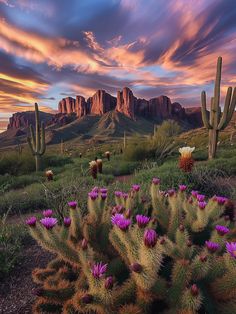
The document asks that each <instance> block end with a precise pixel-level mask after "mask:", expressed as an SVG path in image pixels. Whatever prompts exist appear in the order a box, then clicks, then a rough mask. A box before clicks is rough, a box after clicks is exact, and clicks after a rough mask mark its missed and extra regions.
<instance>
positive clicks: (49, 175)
mask: <svg viewBox="0 0 236 314" xmlns="http://www.w3.org/2000/svg"><path fill="white" fill-rule="evenodd" d="M45 175H46V178H47V180H48V181H52V180H53V172H52V170H47V171H46V172H45Z"/></svg>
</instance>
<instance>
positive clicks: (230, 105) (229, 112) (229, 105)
mask: <svg viewBox="0 0 236 314" xmlns="http://www.w3.org/2000/svg"><path fill="white" fill-rule="evenodd" d="M231 96H232V87H229V88H228V90H227V94H226V98H225V107H224V112H223V115H222V117H221V120H220V123H219V125H218V128H217V129H218V130H223V129H224V128H226V126H227V125H228V123H229V122H230V120H231V119H232V116H233V113H234V110H235V106H236V88H234V92H233V97H232V98H231Z"/></svg>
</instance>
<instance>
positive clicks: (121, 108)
mask: <svg viewBox="0 0 236 314" xmlns="http://www.w3.org/2000/svg"><path fill="white" fill-rule="evenodd" d="M110 111H116V112H118V113H121V114H123V115H125V116H126V117H128V118H130V119H132V120H134V121H137V119H139V118H145V119H147V120H150V121H153V122H154V123H158V122H161V121H162V120H165V119H173V120H176V121H179V122H184V123H185V122H186V123H187V124H190V125H191V126H192V127H199V126H202V119H201V112H200V108H194V109H190V108H186V109H185V108H183V107H182V106H181V104H179V103H177V102H174V103H171V100H170V98H169V97H167V96H164V95H162V96H159V97H154V98H151V99H150V100H146V99H141V98H137V97H135V96H134V95H133V92H132V91H131V90H130V89H129V88H128V87H124V88H123V90H122V91H118V92H117V98H116V97H113V96H112V95H110V94H108V93H107V92H106V91H105V90H98V91H97V92H96V93H95V94H94V95H93V96H92V97H89V98H88V99H87V101H86V99H85V98H84V97H83V96H81V95H78V96H76V99H75V98H72V97H66V98H63V99H62V100H61V101H60V102H59V104H58V113H57V114H56V115H53V114H49V113H44V112H40V120H41V121H44V123H45V124H46V125H47V126H50V125H52V124H56V125H57V126H63V125H66V124H68V123H71V122H73V121H74V120H76V119H82V118H83V117H85V116H88V115H99V116H102V115H104V114H105V113H107V112H110ZM30 124H34V114H33V112H21V113H15V114H13V116H12V117H11V118H10V121H9V125H8V129H26V128H27V127H28V126H29V125H30Z"/></svg>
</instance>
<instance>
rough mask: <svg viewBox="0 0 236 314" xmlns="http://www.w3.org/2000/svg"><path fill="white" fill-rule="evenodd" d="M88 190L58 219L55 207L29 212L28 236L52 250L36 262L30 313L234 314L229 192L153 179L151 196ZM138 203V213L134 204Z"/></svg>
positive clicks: (235, 261)
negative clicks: (166, 185)
mask: <svg viewBox="0 0 236 314" xmlns="http://www.w3.org/2000/svg"><path fill="white" fill-rule="evenodd" d="M107 193H108V191H107V189H106V188H98V187H95V188H93V189H92V191H90V192H89V193H88V208H87V212H85V213H82V211H81V210H80V208H79V206H78V204H77V202H76V201H72V202H69V203H68V216H67V217H64V222H63V224H62V225H59V223H58V221H57V219H56V218H55V217H53V215H52V213H51V212H50V213H49V215H48V213H44V217H43V218H42V219H41V220H40V221H37V219H36V218H35V217H31V218H29V219H28V220H27V224H28V226H29V231H30V233H31V235H32V236H33V238H34V239H36V241H37V242H38V243H39V244H40V245H41V246H42V247H43V248H45V249H46V250H49V251H51V252H53V253H55V254H56V258H55V259H53V260H52V261H51V262H50V263H49V264H48V265H47V267H46V268H44V269H40V268H37V269H35V270H34V271H33V279H34V281H35V282H36V283H37V284H38V285H39V287H38V288H37V289H35V291H34V293H35V294H36V295H37V300H36V302H35V304H34V306H33V313H78V314H80V313H91V314H92V313H99V314H121V313H123V314H134V313H136V314H138V313H140V314H143V313H144V314H145V313H146V314H152V313H169V314H171V313H173V314H174V313H175V314H183V313H188V314H190V313H191V314H194V313H216V314H217V313H219V314H220V313H222V314H227V313H236V298H235V296H236V280H235V278H236V243H234V242H230V234H231V231H230V230H231V228H232V226H233V224H234V223H233V222H232V221H231V220H230V219H229V217H227V216H225V215H224V210H225V203H226V202H227V199H226V198H225V197H220V196H214V197H212V198H210V199H207V198H206V197H205V196H204V195H203V194H200V193H198V192H197V191H192V192H191V193H188V192H187V187H186V186H185V185H181V186H179V190H178V191H175V190H173V189H171V190H168V191H162V190H161V189H160V180H159V179H158V178H154V179H153V180H152V183H151V187H150V198H149V199H150V202H149V201H146V202H143V195H142V191H141V187H140V185H137V184H135V185H133V186H132V187H131V189H130V190H129V191H128V192H123V191H116V192H115V198H114V199H115V202H114V204H113V205H114V206H108V204H107ZM137 208H139V212H138V213H136V214H135V211H136V210H137Z"/></svg>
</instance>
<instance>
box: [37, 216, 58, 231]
mask: <svg viewBox="0 0 236 314" xmlns="http://www.w3.org/2000/svg"><path fill="white" fill-rule="evenodd" d="M40 222H41V224H42V225H43V226H44V227H45V228H46V229H52V228H53V227H54V226H55V225H56V224H57V219H56V218H52V217H45V218H43V219H41V220H40Z"/></svg>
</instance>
